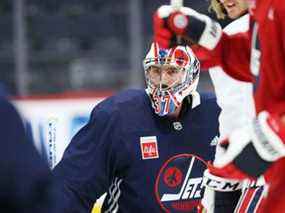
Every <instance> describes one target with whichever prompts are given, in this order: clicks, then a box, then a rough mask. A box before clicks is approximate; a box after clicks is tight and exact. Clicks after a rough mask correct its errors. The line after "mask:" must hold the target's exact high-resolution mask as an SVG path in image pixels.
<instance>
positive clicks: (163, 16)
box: [153, 5, 222, 50]
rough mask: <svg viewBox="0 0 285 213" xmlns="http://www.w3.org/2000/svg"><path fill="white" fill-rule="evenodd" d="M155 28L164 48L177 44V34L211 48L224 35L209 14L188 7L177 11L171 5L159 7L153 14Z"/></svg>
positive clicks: (156, 38) (156, 40)
mask: <svg viewBox="0 0 285 213" xmlns="http://www.w3.org/2000/svg"><path fill="white" fill-rule="evenodd" d="M153 29H154V40H155V42H158V44H159V45H160V46H161V47H163V48H169V47H172V46H175V45H177V44H178V43H177V40H176V36H182V37H183V38H184V41H191V42H194V43H197V44H199V45H201V46H203V47H205V48H207V49H210V50H211V49H214V48H215V47H216V45H217V44H218V42H219V40H220V38H221V35H222V29H221V26H220V25H219V24H218V23H217V22H215V21H213V20H212V19H210V18H209V17H208V16H206V15H202V14H200V13H198V12H196V11H195V10H192V9H191V8H188V7H182V8H181V9H180V10H179V11H177V10H176V9H174V8H173V7H171V6H169V5H163V6H161V7H160V8H158V10H157V11H156V13H155V14H154V16H153ZM182 42H183V41H182Z"/></svg>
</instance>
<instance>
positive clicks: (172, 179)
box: [155, 154, 207, 213]
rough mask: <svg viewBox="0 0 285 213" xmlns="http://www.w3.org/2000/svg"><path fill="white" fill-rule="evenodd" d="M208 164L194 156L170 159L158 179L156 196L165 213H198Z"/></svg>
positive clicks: (161, 169) (180, 155)
mask: <svg viewBox="0 0 285 213" xmlns="http://www.w3.org/2000/svg"><path fill="white" fill-rule="evenodd" d="M206 168H207V166H206V163H205V162H204V161H203V160H202V159H201V158H199V157H198V156H195V155H193V154H179V155H175V156H173V157H171V158H170V159H168V160H167V161H166V162H165V163H164V164H163V165H162V167H161V168H160V171H159V174H158V176H157V177H156V183H155V195H156V200H157V202H158V203H159V205H160V207H161V209H163V210H164V211H165V212H175V213H176V212H196V211H197V209H199V206H200V202H201V199H202V197H203V193H204V186H203V185H202V179H203V172H204V171H205V169H206Z"/></svg>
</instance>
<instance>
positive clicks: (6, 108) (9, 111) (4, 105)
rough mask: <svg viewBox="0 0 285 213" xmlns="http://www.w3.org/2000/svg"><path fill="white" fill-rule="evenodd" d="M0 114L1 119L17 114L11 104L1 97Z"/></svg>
mask: <svg viewBox="0 0 285 213" xmlns="http://www.w3.org/2000/svg"><path fill="white" fill-rule="evenodd" d="M0 114H1V118H2V119H3V117H4V118H5V117H7V116H12V115H17V114H18V113H17V110H16V108H15V107H14V106H13V104H12V103H11V102H10V101H8V100H7V99H6V98H5V97H3V96H1V95H0Z"/></svg>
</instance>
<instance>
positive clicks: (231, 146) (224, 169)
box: [209, 111, 285, 179]
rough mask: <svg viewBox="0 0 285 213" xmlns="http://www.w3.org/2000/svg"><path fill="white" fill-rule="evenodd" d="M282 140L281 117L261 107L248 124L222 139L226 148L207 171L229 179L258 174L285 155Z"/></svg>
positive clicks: (284, 128)
mask: <svg viewBox="0 0 285 213" xmlns="http://www.w3.org/2000/svg"><path fill="white" fill-rule="evenodd" d="M284 142H285V125H284V123H282V122H281V120H280V117H279V116H276V115H271V114H269V113H268V112H265V111H263V112H261V113H259V114H258V116H257V118H256V119H255V120H254V122H252V124H251V125H249V126H247V127H244V128H242V129H239V130H237V131H234V132H233V133H232V134H231V135H230V137H229V138H228V139H226V140H224V141H223V142H222V144H221V145H222V146H224V147H225V149H226V151H225V153H224V154H223V155H222V156H220V157H218V158H217V159H216V160H215V162H214V165H213V166H211V165H209V169H210V172H211V174H215V175H217V176H220V177H225V178H232V179H244V178H248V177H253V178H256V177H259V176H260V175H261V174H263V173H264V172H265V171H266V170H267V169H268V168H269V167H270V165H271V164H272V162H275V161H277V160H278V159H280V158H282V157H284V156H285V145H284Z"/></svg>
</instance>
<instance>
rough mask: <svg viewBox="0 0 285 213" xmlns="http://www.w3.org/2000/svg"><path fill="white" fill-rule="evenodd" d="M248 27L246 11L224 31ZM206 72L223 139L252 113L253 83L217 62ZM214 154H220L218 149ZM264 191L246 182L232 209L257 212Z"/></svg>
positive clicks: (243, 29) (251, 117)
mask: <svg viewBox="0 0 285 213" xmlns="http://www.w3.org/2000/svg"><path fill="white" fill-rule="evenodd" d="M248 29H249V14H246V15H244V16H242V17H240V18H238V19H236V20H235V21H233V22H231V23H230V24H229V25H227V26H226V27H225V28H224V29H223V31H224V32H225V33H226V34H227V35H233V34H236V33H240V32H246V31H248ZM232 66H234V64H232ZM209 74H210V76H211V79H212V82H213V85H214V88H215V93H216V97H217V102H218V104H219V106H220V107H221V109H222V111H221V113H220V116H219V123H220V125H219V131H220V140H223V139H225V138H226V137H227V136H228V135H229V134H230V133H231V132H232V131H234V130H235V129H237V128H242V127H244V126H245V125H247V124H248V123H249V122H250V121H252V120H253V118H254V117H255V108H254V101H253V94H252V93H253V86H252V84H251V83H249V82H244V81H239V80H236V79H234V78H232V77H231V76H229V75H228V74H227V73H225V72H224V71H223V69H222V68H221V67H220V66H216V67H213V68H210V69H209ZM237 91H239V92H237ZM216 155H219V150H217V152H216ZM264 191H265V190H264V186H263V182H262V183H261V182H260V181H259V182H258V183H255V182H252V183H248V184H247V183H245V184H244V187H243V190H242V194H241V197H240V200H239V202H238V205H237V207H236V210H235V212H256V211H257V209H258V207H259V206H260V205H261V201H262V200H263V193H264Z"/></svg>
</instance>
